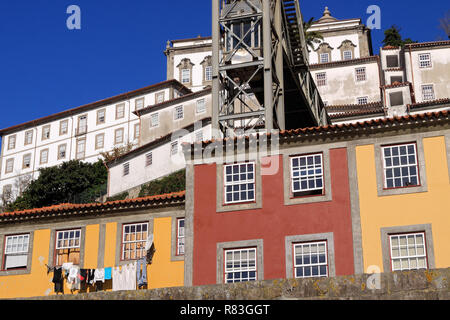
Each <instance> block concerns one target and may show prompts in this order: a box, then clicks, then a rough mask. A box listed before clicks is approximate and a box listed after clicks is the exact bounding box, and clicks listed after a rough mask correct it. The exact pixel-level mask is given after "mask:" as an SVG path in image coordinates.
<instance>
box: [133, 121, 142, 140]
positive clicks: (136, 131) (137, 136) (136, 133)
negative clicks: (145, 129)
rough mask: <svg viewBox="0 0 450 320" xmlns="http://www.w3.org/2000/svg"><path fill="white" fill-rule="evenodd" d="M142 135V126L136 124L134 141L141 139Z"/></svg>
mask: <svg viewBox="0 0 450 320" xmlns="http://www.w3.org/2000/svg"><path fill="white" fill-rule="evenodd" d="M140 134H141V125H140V124H139V123H136V124H135V125H134V140H137V139H139V136H140Z"/></svg>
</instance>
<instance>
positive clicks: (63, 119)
mask: <svg viewBox="0 0 450 320" xmlns="http://www.w3.org/2000/svg"><path fill="white" fill-rule="evenodd" d="M189 93H192V91H191V90H189V89H188V88H187V87H185V86H183V85H182V84H180V83H179V82H178V81H176V80H168V81H164V82H161V83H158V84H154V85H151V86H148V87H144V88H141V89H138V90H134V91H131V92H127V93H123V94H120V95H117V96H114V97H111V98H108V99H104V100H101V101H97V102H94V103H90V104H87V105H84V106H80V107H77V108H73V109H69V110H66V111H63V112H60V113H57V114H53V115H50V116H47V117H44V118H40V119H37V120H33V121H30V122H27V123H23V124H19V125H16V126H13V127H10V128H6V129H3V130H0V136H1V137H2V150H1V156H0V172H1V173H0V192H2V194H3V196H4V198H5V199H6V200H8V201H11V200H14V199H15V198H16V197H17V196H18V195H19V194H20V192H21V191H23V190H21V188H20V183H19V181H21V180H30V179H36V178H37V177H38V175H39V169H40V168H45V167H51V166H55V165H58V164H61V163H62V162H65V161H69V160H73V159H79V160H83V161H87V162H95V161H97V160H98V159H99V158H100V153H101V152H104V151H110V150H111V149H113V148H114V147H120V146H124V145H126V144H128V143H129V142H131V143H133V144H134V145H135V146H138V145H139V144H140V139H139V137H140V132H141V130H140V120H139V117H138V116H136V115H135V114H134V113H133V112H134V111H136V110H139V109H143V108H145V107H146V106H148V105H154V104H156V103H161V102H163V101H165V100H171V99H173V98H176V97H179V96H182V95H185V94H189ZM162 135H163V134H161V136H162Z"/></svg>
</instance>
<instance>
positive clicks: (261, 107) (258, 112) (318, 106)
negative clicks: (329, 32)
mask: <svg viewBox="0 0 450 320" xmlns="http://www.w3.org/2000/svg"><path fill="white" fill-rule="evenodd" d="M212 18H213V21H212V24H213V30H212V42H213V43H212V65H213V82H212V104H213V113H212V124H213V126H214V127H213V129H214V130H213V131H214V133H213V134H214V135H218V134H219V133H220V132H221V133H222V134H223V135H224V136H230V135H233V132H235V130H236V129H238V128H243V129H255V128H259V129H265V131H267V132H269V131H271V130H284V129H294V128H302V127H309V126H318V125H326V124H328V123H329V122H330V118H329V117H328V115H327V113H326V110H325V107H324V104H323V102H322V99H321V98H320V95H319V92H318V90H317V88H316V86H315V83H314V81H313V79H312V77H311V74H310V72H309V67H308V50H307V48H306V42H305V35H304V30H303V19H302V15H301V11H300V5H299V1H298V0H213V14H212ZM255 100H256V101H255ZM217 138H219V137H217Z"/></svg>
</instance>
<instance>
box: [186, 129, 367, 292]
mask: <svg viewBox="0 0 450 320" xmlns="http://www.w3.org/2000/svg"><path fill="white" fill-rule="evenodd" d="M277 137H278V136H277ZM311 139H316V138H314V135H312V136H308V137H304V136H301V135H298V134H296V133H295V132H294V131H291V132H286V131H285V132H282V133H280V142H279V148H278V150H277V151H275V152H274V153H272V154H274V155H272V156H266V157H261V158H259V157H255V159H254V160H247V161H233V162H225V163H224V164H222V163H218V162H216V161H212V159H213V158H211V159H210V160H211V161H212V163H205V161H199V160H197V161H189V159H188V166H187V167H188V169H187V170H188V172H187V178H188V186H187V190H193V192H190V194H189V195H188V196H187V203H186V218H187V232H188V233H190V237H189V236H188V237H187V239H188V238H189V239H192V240H190V241H192V243H191V244H190V245H187V246H186V248H192V249H191V250H190V252H186V259H185V263H186V268H185V273H186V274H185V283H186V285H207V284H215V283H223V282H239V281H251V280H268V279H279V278H293V277H317V276H338V275H351V274H355V273H361V268H362V267H361V266H362V262H360V260H361V259H360V258H361V257H360V255H359V253H357V254H356V255H355V254H354V248H353V241H354V239H353V238H354V235H355V236H356V237H357V234H358V233H357V232H356V231H357V230H353V229H355V228H356V227H354V226H358V225H359V220H358V221H355V219H357V218H356V215H353V218H352V205H351V203H352V201H351V188H352V187H351V186H350V183H349V176H351V174H350V175H349V173H350V172H349V169H348V168H349V165H348V160H349V159H348V146H347V145H346V144H345V143H341V144H338V145H336V143H333V144H332V143H330V142H328V143H323V142H320V141H318V142H317V143H313V144H311ZM247 142H248V140H247ZM211 143H212V142H207V143H203V146H202V152H203V153H205V150H207V147H208V145H211ZM197 148H199V146H198V145H197ZM223 150H225V149H223ZM245 150H246V151H245V154H246V156H247V159H248V158H251V157H249V149H248V144H247V146H246V149H245ZM216 153H217V152H216ZM236 154H237V151H236V150H235V155H236ZM218 158H219V157H217V158H216V159H215V160H217V159H218ZM268 161H270V163H271V166H272V168H275V170H267V168H266V167H267V166H266V165H265V164H268ZM267 173H268V174H267ZM189 183H193V185H191V186H189ZM354 211H355V210H354ZM355 240H356V241H358V239H355ZM355 256H356V259H355Z"/></svg>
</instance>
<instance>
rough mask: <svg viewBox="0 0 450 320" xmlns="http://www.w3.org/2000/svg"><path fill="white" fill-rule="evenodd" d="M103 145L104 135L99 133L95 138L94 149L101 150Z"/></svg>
mask: <svg viewBox="0 0 450 320" xmlns="http://www.w3.org/2000/svg"><path fill="white" fill-rule="evenodd" d="M104 144H105V134H104V133H100V134H98V135H96V136H95V149H102V148H103V147H104Z"/></svg>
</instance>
